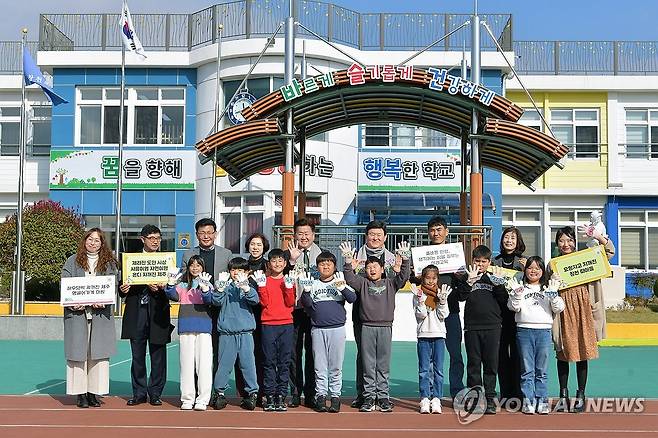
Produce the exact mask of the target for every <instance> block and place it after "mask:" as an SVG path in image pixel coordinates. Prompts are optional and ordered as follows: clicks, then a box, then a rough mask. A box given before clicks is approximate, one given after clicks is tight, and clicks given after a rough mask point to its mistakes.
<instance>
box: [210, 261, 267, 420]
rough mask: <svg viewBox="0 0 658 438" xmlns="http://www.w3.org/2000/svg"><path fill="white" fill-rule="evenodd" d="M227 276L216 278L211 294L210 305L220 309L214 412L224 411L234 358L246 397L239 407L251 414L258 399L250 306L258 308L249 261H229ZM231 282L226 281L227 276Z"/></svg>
mask: <svg viewBox="0 0 658 438" xmlns="http://www.w3.org/2000/svg"><path fill="white" fill-rule="evenodd" d="M228 270H229V274H227V273H226V272H222V273H221V274H219V276H218V281H217V284H216V286H217V290H216V291H215V292H213V293H212V304H213V306H217V307H219V317H218V318H217V331H218V332H219V358H218V364H217V374H216V375H215V390H216V391H217V401H216V402H215V409H224V408H225V407H226V404H227V400H226V396H225V395H224V393H225V392H226V389H227V388H228V379H229V375H230V374H231V370H232V369H233V366H234V364H235V360H236V358H237V359H238V363H239V366H240V371H242V376H243V379H244V383H245V391H246V393H247V395H246V396H245V397H244V398H243V399H242V402H241V403H240V407H241V408H243V409H247V410H249V411H253V410H254V408H255V407H256V401H257V398H258V381H257V378H256V360H255V358H254V338H253V335H252V333H253V331H254V330H255V329H256V320H255V319H254V311H253V309H252V306H256V305H258V294H257V293H256V290H255V289H254V288H252V287H251V286H250V285H249V280H248V278H247V273H248V272H249V262H247V260H245V259H243V258H242V257H235V258H233V259H231V260H230V261H229V262H228ZM229 275H230V278H231V279H232V280H233V282H229V281H227V280H228V277H229Z"/></svg>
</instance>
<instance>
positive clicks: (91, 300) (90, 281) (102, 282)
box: [59, 275, 116, 307]
mask: <svg viewBox="0 0 658 438" xmlns="http://www.w3.org/2000/svg"><path fill="white" fill-rule="evenodd" d="M115 297H116V278H115V276H114V275H98V276H93V277H67V278H62V283H61V287H60V301H59V302H60V304H61V305H62V306H64V307H68V306H86V305H91V304H114V300H115Z"/></svg>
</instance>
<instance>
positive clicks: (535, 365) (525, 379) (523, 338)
mask: <svg viewBox="0 0 658 438" xmlns="http://www.w3.org/2000/svg"><path fill="white" fill-rule="evenodd" d="M516 341H517V343H518V346H519V355H520V356H521V392H523V398H524V399H525V401H526V402H527V403H532V404H534V403H535V399H537V400H539V401H540V402H547V401H548V373H547V370H548V355H549V351H550V350H551V345H552V341H551V329H531V328H524V327H517V328H516Z"/></svg>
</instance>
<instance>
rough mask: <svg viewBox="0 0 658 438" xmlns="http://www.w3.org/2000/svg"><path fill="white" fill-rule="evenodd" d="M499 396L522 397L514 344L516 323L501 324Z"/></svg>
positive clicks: (517, 353) (519, 365) (517, 357)
mask: <svg viewBox="0 0 658 438" xmlns="http://www.w3.org/2000/svg"><path fill="white" fill-rule="evenodd" d="M498 385H499V387H500V398H505V399H508V398H519V399H520V398H522V397H523V395H522V393H521V363H520V359H519V349H518V347H517V344H516V323H513V324H503V327H502V330H501V332H500V350H499V353H498Z"/></svg>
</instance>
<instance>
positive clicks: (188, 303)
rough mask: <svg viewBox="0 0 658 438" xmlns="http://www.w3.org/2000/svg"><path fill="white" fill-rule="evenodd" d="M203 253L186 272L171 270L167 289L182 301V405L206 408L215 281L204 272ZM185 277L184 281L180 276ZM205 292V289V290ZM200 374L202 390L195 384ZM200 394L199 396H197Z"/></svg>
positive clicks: (173, 297)
mask: <svg viewBox="0 0 658 438" xmlns="http://www.w3.org/2000/svg"><path fill="white" fill-rule="evenodd" d="M204 270H205V264H204V262H203V258H201V256H198V255H195V256H192V257H190V259H189V260H188V262H187V269H186V270H185V274H183V273H181V272H180V271H179V270H178V269H177V268H173V269H170V270H169V280H168V282H167V286H166V287H165V293H166V294H167V297H169V299H170V300H173V301H178V302H180V307H179V309H178V335H179V338H180V399H181V403H182V404H181V407H180V408H181V409H183V410H186V411H187V410H191V409H192V408H194V410H195V411H205V410H206V407H207V406H208V402H209V401H210V392H211V391H210V390H211V388H212V339H211V336H210V333H211V332H212V319H211V318H210V313H208V311H209V307H208V306H207V304H210V294H209V293H208V292H209V291H210V290H212V284H211V283H210V278H211V276H210V274H208V273H206V272H204ZM181 277H183V281H182V282H180V283H179V280H180V279H181ZM203 292H205V293H203ZM195 373H196V375H197V385H198V390H195V387H194V375H195ZM195 394H196V400H195Z"/></svg>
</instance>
